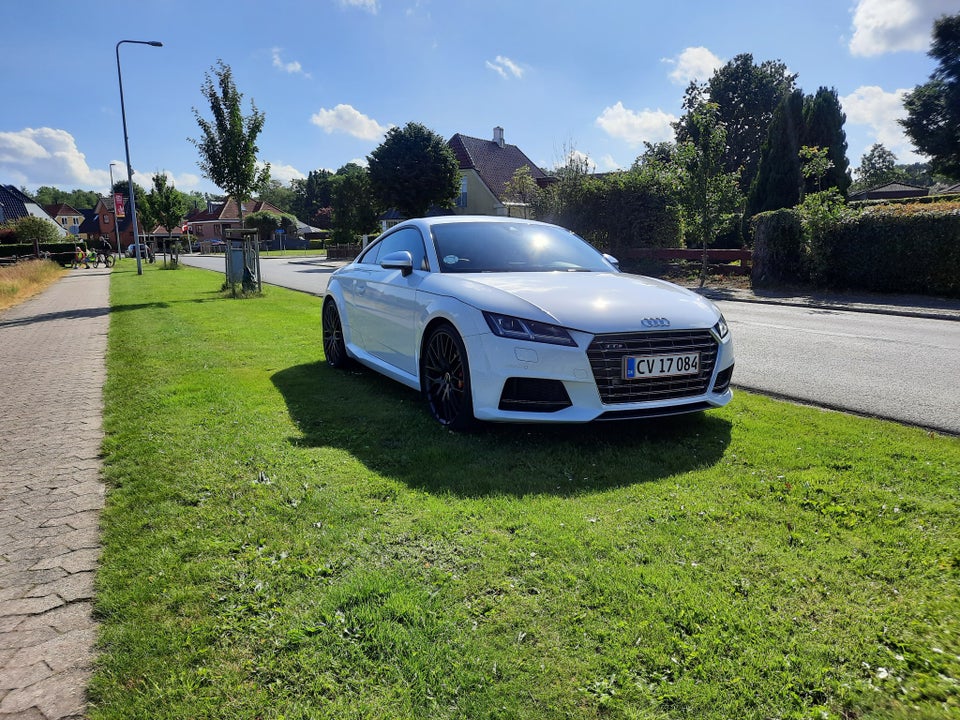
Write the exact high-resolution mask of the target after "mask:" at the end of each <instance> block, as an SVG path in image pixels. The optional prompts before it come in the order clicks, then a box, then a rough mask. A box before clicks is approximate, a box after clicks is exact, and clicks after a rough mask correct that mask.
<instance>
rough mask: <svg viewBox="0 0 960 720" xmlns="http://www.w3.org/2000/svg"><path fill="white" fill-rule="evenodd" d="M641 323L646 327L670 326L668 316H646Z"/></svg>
mask: <svg viewBox="0 0 960 720" xmlns="http://www.w3.org/2000/svg"><path fill="white" fill-rule="evenodd" d="M640 324H641V325H643V326H644V327H645V328H665V327H670V321H669V320H667V319H666V318H662V317H660V318H644V319H643V320H641V321H640Z"/></svg>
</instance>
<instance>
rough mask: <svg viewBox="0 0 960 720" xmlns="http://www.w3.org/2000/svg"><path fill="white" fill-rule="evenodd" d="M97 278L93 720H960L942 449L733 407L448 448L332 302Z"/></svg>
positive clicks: (799, 413) (167, 279)
mask: <svg viewBox="0 0 960 720" xmlns="http://www.w3.org/2000/svg"><path fill="white" fill-rule="evenodd" d="M220 282H221V278H220V276H219V275H216V274H213V273H207V272H203V271H199V270H194V269H190V268H187V269H186V270H184V271H183V272H178V273H161V272H158V271H156V269H155V268H153V267H146V268H145V269H144V274H143V276H142V277H138V276H136V275H135V274H133V273H131V272H129V271H126V270H120V271H117V270H115V271H114V274H113V278H112V284H111V296H112V305H113V314H112V316H111V329H110V339H109V357H108V364H109V368H108V369H109V373H108V382H107V388H106V418H105V424H106V431H107V438H106V442H105V448H104V452H105V474H106V480H107V482H108V485H109V494H108V499H107V508H106V510H105V512H104V516H103V526H104V543H105V548H104V553H103V557H102V567H101V570H100V572H99V575H98V590H97V605H96V607H97V614H98V617H99V619H100V620H101V622H102V627H101V636H100V647H101V650H102V653H103V654H102V657H101V659H100V662H99V665H98V668H97V672H96V675H95V677H94V681H93V684H92V688H91V694H92V700H93V707H92V709H91V713H90V714H91V717H92V718H94V719H104V718H133V717H150V718H184V717H190V718H288V719H289V718H533V717H536V718H571V717H572V718H698V719H701V718H718V719H719V718H733V717H736V718H772V717H777V718H810V717H814V718H821V717H822V718H828V719H829V718H868V717H869V718H906V717H910V718H918V717H919V718H942V717H948V716H951V715H953V716H956V715H957V714H958V713H960V686H958V678H960V657H958V656H960V598H958V585H960V583H958V581H960V539H958V538H960V528H958V517H960V515H958V500H960V490H958V488H960V443H958V441H957V440H956V439H952V438H945V437H940V436H935V435H930V434H928V433H924V432H922V431H919V430H914V429H909V428H904V427H900V426H898V425H895V424H892V423H885V422H880V421H872V420H868V419H861V418H854V417H849V416H845V415H841V414H837V413H831V412H820V411H817V410H813V409H809V408H803V407H797V406H794V405H789V404H785V403H780V402H775V401H771V400H768V399H765V398H762V397H758V396H752V395H749V394H747V393H742V392H741V393H738V394H737V397H736V398H735V400H734V402H733V403H732V404H731V405H730V406H728V407H727V408H725V409H723V410H721V411H717V412H711V413H709V414H706V415H703V416H693V417H688V418H681V419H672V420H668V421H655V422H654V421H651V422H638V423H624V424H616V425H597V426H587V427H574V428H543V427H518V426H494V427H490V428H487V429H486V430H484V431H483V432H480V433H478V434H475V435H469V436H461V435H454V434H450V433H447V432H444V431H442V430H441V429H440V428H439V427H438V426H436V425H435V424H434V423H433V421H432V420H431V419H430V418H429V416H428V414H427V412H426V411H425V409H424V407H423V404H422V402H421V400H420V398H419V397H418V396H417V394H416V393H413V392H411V391H409V390H407V389H405V388H403V387H401V386H399V385H396V384H394V383H391V382H390V381H388V380H385V379H381V378H379V377H378V376H375V375H374V374H372V373H370V372H366V371H363V370H360V371H356V372H346V373H345V372H336V371H333V370H330V369H329V368H327V367H326V366H325V364H323V362H322V356H321V344H320V330H319V315H320V306H319V299H317V298H312V297H308V296H306V295H301V294H296V293H293V292H287V291H284V290H281V289H278V288H273V287H270V288H269V289H265V291H264V293H265V296H264V297H260V298H254V299H247V300H240V301H238V300H232V299H225V298H222V297H221V296H220V293H219V285H220Z"/></svg>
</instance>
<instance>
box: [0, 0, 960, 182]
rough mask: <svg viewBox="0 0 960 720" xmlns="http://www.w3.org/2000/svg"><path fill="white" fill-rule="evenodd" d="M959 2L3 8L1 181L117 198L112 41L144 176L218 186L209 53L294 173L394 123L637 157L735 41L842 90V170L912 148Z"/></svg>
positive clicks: (159, 3)
mask: <svg viewBox="0 0 960 720" xmlns="http://www.w3.org/2000/svg"><path fill="white" fill-rule="evenodd" d="M958 10H960V6H958V5H957V0H806V1H805V2H802V3H801V2H790V3H786V2H771V1H770V0H726V2H722V3H721V2H714V1H713V0H672V1H671V2H648V1H647V0H617V1H614V0H582V1H580V0H553V1H550V0H484V1H482V2H480V1H474V0H309V1H308V0H301V1H297V0H273V1H272V2H262V1H261V2H249V1H248V0H233V1H232V2H230V3H220V2H208V1H206V0H193V1H192V2H186V1H184V0H150V1H149V2H128V3H122V2H105V1H103V0H88V2H82V3H78V2H74V1H73V0H41V1H40V2H36V3H25V2H16V3H8V4H6V5H5V7H4V12H3V19H4V24H3V33H2V37H3V39H2V41H0V42H2V45H3V49H4V53H3V55H4V65H3V70H2V74H3V79H4V82H3V86H4V102H3V106H4V109H3V111H2V112H0V183H3V184H13V185H16V186H18V187H19V186H25V187H27V189H28V190H33V189H36V188H37V187H38V186H40V185H54V186H56V187H60V188H63V189H67V190H69V189H73V188H83V189H90V190H97V191H100V192H103V193H106V192H107V189H108V187H109V170H108V168H109V166H110V163H112V162H115V163H117V166H116V167H115V168H114V174H115V176H117V177H118V176H120V175H121V174H123V173H124V148H123V130H122V125H121V116H120V99H119V90H118V82H117V66H116V55H115V49H114V48H115V45H116V43H117V41H119V40H122V39H132V40H159V41H161V42H162V43H163V47H162V48H154V47H149V46H144V45H122V46H121V47H120V61H121V68H122V72H123V90H124V96H125V106H126V111H127V126H128V131H129V136H130V153H131V161H132V164H133V166H134V169H135V171H136V173H137V174H136V175H135V179H136V180H137V181H138V182H139V183H140V184H142V185H144V186H149V184H150V176H151V175H153V174H154V173H155V172H157V171H162V172H166V173H167V174H168V175H169V176H170V177H171V178H172V180H173V182H174V183H175V184H176V186H177V187H178V188H179V189H181V190H185V191H189V190H201V191H207V192H217V191H218V190H217V188H215V187H214V186H213V184H212V183H211V182H210V181H209V180H207V179H206V178H204V177H203V176H202V175H201V173H200V170H199V168H198V167H197V150H196V148H195V147H194V146H193V145H192V144H190V142H189V141H188V138H191V137H197V136H198V133H199V129H198V127H197V124H196V120H195V119H194V116H193V112H192V108H194V107H196V108H197V109H198V110H200V112H201V113H202V114H203V115H204V116H207V117H209V115H210V113H209V107H208V106H207V104H206V100H205V99H204V97H203V96H202V94H201V92H200V87H201V85H202V83H203V79H204V73H205V72H209V71H210V69H211V67H212V66H213V65H214V64H215V63H216V61H217V60H218V59H222V60H223V61H224V62H225V63H227V64H228V65H230V66H231V68H232V69H233V73H234V78H235V81H236V84H237V87H238V88H239V90H240V91H241V92H242V93H243V94H244V109H245V112H249V102H250V100H251V99H252V100H254V101H255V102H256V105H257V107H258V108H259V109H260V110H262V111H263V112H264V113H265V114H266V124H265V127H264V130H263V133H262V134H261V136H260V138H259V146H260V154H259V157H260V159H261V160H263V161H266V162H269V163H270V164H271V166H272V175H273V177H274V178H276V179H278V180H281V181H282V182H284V183H286V182H288V181H289V180H291V179H292V178H297V177H304V176H305V175H306V173H308V172H309V171H311V170H316V169H319V168H326V169H329V170H336V169H337V168H339V167H341V166H342V165H344V164H346V163H348V162H352V161H353V162H361V163H363V162H365V160H364V159H365V157H366V156H367V155H368V154H369V153H370V152H371V151H372V150H373V149H374V148H376V147H377V145H378V144H379V143H380V142H381V141H382V139H383V135H384V133H385V132H386V131H387V130H388V129H389V128H390V127H392V126H397V125H399V126H402V125H404V124H406V123H407V122H410V121H416V122H420V123H423V124H425V125H426V126H428V127H429V128H431V129H432V130H434V131H436V132H437V133H439V134H440V135H442V136H443V137H444V138H446V139H449V138H450V137H451V136H452V135H453V134H454V133H458V132H459V133H462V134H465V135H470V136H473V137H480V138H492V134H493V128H494V127H495V126H497V125H499V126H501V127H503V128H504V131H505V138H506V141H507V142H508V143H512V144H515V145H518V146H519V147H520V148H521V149H522V150H523V151H524V152H525V153H526V154H527V155H528V156H529V157H530V158H531V159H532V160H533V161H534V162H535V163H537V164H538V165H540V166H541V167H542V168H544V169H547V170H549V169H551V168H553V167H555V166H557V165H558V164H561V163H562V162H563V160H564V158H565V155H566V154H567V153H569V152H571V151H574V152H577V153H582V154H584V155H586V156H588V157H589V159H590V161H591V162H592V163H593V164H594V165H595V166H596V168H597V169H598V170H601V171H604V170H611V169H615V168H623V167H629V166H630V164H631V163H632V162H633V161H634V159H635V158H636V157H637V155H639V154H640V153H641V152H642V151H643V141H645V140H647V141H652V142H656V141H660V140H667V139H671V137H672V133H671V130H670V123H671V122H672V121H674V120H675V119H676V118H677V116H678V115H679V114H680V112H681V109H680V106H681V101H682V98H683V91H684V88H685V87H686V85H687V83H688V81H689V80H690V79H691V78H699V79H702V80H706V79H707V78H709V76H710V74H711V73H712V71H713V70H714V68H715V67H716V66H718V65H720V64H722V63H724V62H725V61H727V60H730V59H732V58H733V57H734V56H735V55H737V54H739V53H751V54H752V55H753V57H754V60H755V62H757V63H759V62H761V61H763V60H781V61H783V62H784V63H785V64H786V65H787V66H788V67H789V68H790V70H791V71H792V72H795V73H797V74H798V78H797V84H798V86H799V87H801V88H802V89H803V90H804V92H806V93H808V94H810V93H813V92H815V91H816V90H817V88H818V87H820V86H827V87H832V88H836V90H837V91H838V93H839V95H840V96H841V102H842V104H843V107H844V111H845V112H846V114H847V124H846V132H847V140H848V143H849V153H848V155H849V158H850V162H851V166H852V167H856V166H857V165H858V164H859V162H860V158H861V156H862V155H863V153H864V152H865V151H866V150H867V149H869V147H870V146H871V145H872V144H873V143H874V142H882V143H884V145H885V146H886V147H887V148H888V149H890V150H892V151H893V152H894V153H895V154H896V155H897V157H898V159H899V160H900V161H901V162H912V161H916V160H920V159H922V158H920V157H919V156H917V155H916V154H915V153H914V150H913V148H912V146H911V145H910V144H909V142H908V141H907V140H906V139H905V138H904V136H903V134H902V132H900V129H899V127H898V126H897V124H896V122H895V121H896V118H897V117H900V116H902V112H903V111H902V95H903V93H904V92H906V91H907V90H910V89H912V88H913V87H914V86H916V85H918V84H920V83H923V82H925V81H926V80H927V78H928V76H929V75H930V73H931V71H932V70H933V69H934V63H933V61H932V60H931V59H930V58H929V57H928V56H927V55H926V51H927V49H928V48H929V40H930V31H931V28H932V24H933V20H934V19H935V18H937V17H939V16H940V15H942V14H948V13H955V12H957V11H958Z"/></svg>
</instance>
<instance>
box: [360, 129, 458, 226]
mask: <svg viewBox="0 0 960 720" xmlns="http://www.w3.org/2000/svg"><path fill="white" fill-rule="evenodd" d="M367 161H368V164H369V171H368V172H369V174H370V185H371V187H372V188H373V193H374V195H375V196H376V197H377V199H378V200H379V201H380V204H381V205H382V206H383V207H385V208H396V209H397V210H399V211H400V213H401V214H403V215H404V216H405V217H408V218H415V217H421V216H423V215H426V214H427V211H428V210H429V209H430V208H431V207H433V206H436V207H439V208H450V207H453V202H454V200H455V199H456V198H457V196H458V195H459V194H460V164H459V163H458V162H457V158H456V156H455V155H454V154H453V150H451V149H450V146H448V145H447V143H446V141H445V140H444V139H443V138H442V137H441V136H440V135H438V134H437V133H435V132H433V131H432V130H430V129H429V128H427V127H426V126H424V125H421V124H420V123H415V122H410V123H407V124H406V125H405V126H404V127H402V128H399V127H395V128H391V129H390V130H389V131H388V132H387V136H386V138H385V139H384V141H383V142H382V143H381V144H380V145H379V146H378V147H377V148H376V149H375V150H374V151H373V152H372V153H370V155H369V156H368V157H367Z"/></svg>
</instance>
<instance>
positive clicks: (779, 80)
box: [677, 53, 797, 193]
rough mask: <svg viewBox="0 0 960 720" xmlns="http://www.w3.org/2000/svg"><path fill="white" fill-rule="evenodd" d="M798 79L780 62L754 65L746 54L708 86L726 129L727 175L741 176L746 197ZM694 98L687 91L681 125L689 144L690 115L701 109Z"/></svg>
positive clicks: (680, 138) (679, 135)
mask: <svg viewBox="0 0 960 720" xmlns="http://www.w3.org/2000/svg"><path fill="white" fill-rule="evenodd" d="M796 79H797V76H796V75H795V74H794V75H792V74H789V73H788V72H787V66H786V65H785V64H784V63H782V62H780V61H779V60H777V61H771V60H767V61H765V62H762V63H761V64H760V65H755V64H754V62H753V55H751V54H750V53H742V54H740V55H737V56H736V57H735V58H733V60H731V61H730V62H728V63H727V64H726V65H724V66H723V67H722V68H720V69H719V70H717V71H716V72H715V73H714V74H713V77H711V78H710V81H709V83H708V84H707V88H706V90H707V94H708V98H707V99H708V100H709V101H710V102H711V103H716V105H717V106H718V108H719V122H720V124H721V125H723V126H724V127H725V128H726V130H727V150H726V152H725V154H724V165H723V170H724V172H726V173H733V172H738V171H739V172H740V190H741V191H742V192H744V193H746V192H747V191H748V190H749V189H750V185H751V183H752V182H753V178H754V176H755V175H756V174H757V168H758V167H759V164H760V149H761V147H762V145H763V141H764V139H765V138H766V136H767V130H768V128H769V126H770V121H771V120H772V119H773V113H774V111H775V110H776V108H777V106H778V105H779V104H780V101H781V100H782V99H783V96H784V95H786V94H787V93H789V92H792V91H793V89H794V82H795V81H796ZM695 95H696V93H690V92H689V89H688V96H689V102H688V104H687V106H686V107H685V109H686V110H687V111H688V114H687V115H685V116H684V117H683V118H682V119H681V120H680V123H679V124H678V127H677V140H678V141H684V140H687V139H690V133H691V132H692V128H691V124H690V111H691V110H692V108H693V107H695V106H696V104H697V99H696V97H694V96H695Z"/></svg>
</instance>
